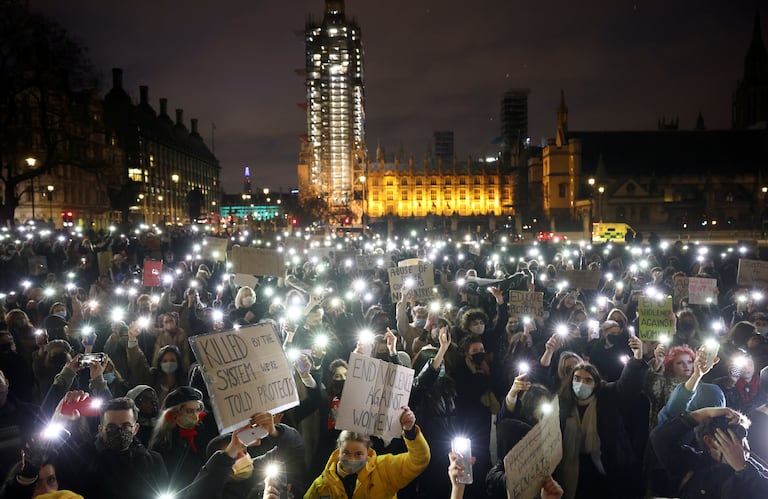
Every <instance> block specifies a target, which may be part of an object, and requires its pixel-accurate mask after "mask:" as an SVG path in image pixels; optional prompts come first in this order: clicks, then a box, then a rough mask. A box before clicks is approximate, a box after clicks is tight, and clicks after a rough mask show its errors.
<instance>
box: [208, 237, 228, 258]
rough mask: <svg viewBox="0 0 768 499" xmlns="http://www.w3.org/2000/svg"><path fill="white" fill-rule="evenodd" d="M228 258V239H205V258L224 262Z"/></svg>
mask: <svg viewBox="0 0 768 499" xmlns="http://www.w3.org/2000/svg"><path fill="white" fill-rule="evenodd" d="M226 259H227V240H226V239H224V238H221V237H206V238H204V239H203V260H209V261H212V262H223V261H225V260H226Z"/></svg>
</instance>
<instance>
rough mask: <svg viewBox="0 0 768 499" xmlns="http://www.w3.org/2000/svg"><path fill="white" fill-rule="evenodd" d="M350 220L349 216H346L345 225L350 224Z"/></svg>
mask: <svg viewBox="0 0 768 499" xmlns="http://www.w3.org/2000/svg"><path fill="white" fill-rule="evenodd" d="M350 221H351V220H350V219H349V217H344V225H349V223H350Z"/></svg>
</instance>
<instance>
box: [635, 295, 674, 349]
mask: <svg viewBox="0 0 768 499" xmlns="http://www.w3.org/2000/svg"><path fill="white" fill-rule="evenodd" d="M671 314H672V299H671V298H670V297H668V296H667V297H664V299H662V300H660V299H658V298H651V297H648V296H640V297H639V298H638V300H637V315H638V317H639V318H640V319H639V320H640V334H639V337H640V339H641V340H644V341H659V336H661V335H662V334H666V335H667V336H669V337H672V335H673V334H675V323H674V322H673V321H672V320H670V318H669V317H670V315H671Z"/></svg>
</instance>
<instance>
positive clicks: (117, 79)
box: [112, 68, 123, 90]
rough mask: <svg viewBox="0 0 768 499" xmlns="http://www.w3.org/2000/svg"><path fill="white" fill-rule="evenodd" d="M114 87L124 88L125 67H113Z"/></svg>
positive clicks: (117, 88)
mask: <svg viewBox="0 0 768 499" xmlns="http://www.w3.org/2000/svg"><path fill="white" fill-rule="evenodd" d="M112 88H114V89H115V90H122V89H123V69H122V68H112Z"/></svg>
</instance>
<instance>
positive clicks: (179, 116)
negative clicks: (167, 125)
mask: <svg viewBox="0 0 768 499" xmlns="http://www.w3.org/2000/svg"><path fill="white" fill-rule="evenodd" d="M176 124H177V125H181V126H184V110H183V109H177V110H176Z"/></svg>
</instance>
